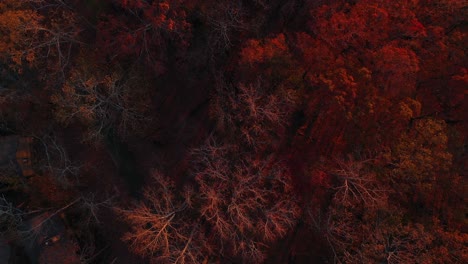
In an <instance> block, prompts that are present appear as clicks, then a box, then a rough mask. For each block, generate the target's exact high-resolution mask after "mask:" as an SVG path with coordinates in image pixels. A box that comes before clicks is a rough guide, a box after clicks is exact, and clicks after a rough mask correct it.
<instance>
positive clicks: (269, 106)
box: [211, 79, 294, 150]
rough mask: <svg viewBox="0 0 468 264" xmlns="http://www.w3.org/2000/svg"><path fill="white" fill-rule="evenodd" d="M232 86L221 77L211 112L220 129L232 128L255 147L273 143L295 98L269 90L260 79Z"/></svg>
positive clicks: (257, 148)
mask: <svg viewBox="0 0 468 264" xmlns="http://www.w3.org/2000/svg"><path fill="white" fill-rule="evenodd" d="M235 88H236V87H233V86H230V85H228V84H226V83H225V81H224V80H222V79H220V80H219V81H218V85H217V94H216V95H215V96H214V99H213V103H212V105H211V114H212V116H214V118H215V119H216V121H217V123H218V129H219V130H220V131H232V132H234V134H235V136H239V135H240V136H241V140H243V141H244V142H245V143H247V144H248V146H250V147H253V148H254V149H256V150H260V149H263V148H265V147H266V146H269V147H272V145H275V144H274V143H275V141H277V140H278V139H280V138H281V134H282V133H284V129H285V126H286V124H287V122H288V116H289V114H290V112H291V106H292V105H294V103H293V100H294V99H293V98H291V97H288V96H282V97H281V96H280V95H279V94H274V93H272V94H269V93H267V91H266V90H267V89H266V88H265V87H263V83H262V81H261V80H260V79H259V80H257V82H256V83H251V84H239V85H238V86H237V93H236V92H235V91H236V89H235Z"/></svg>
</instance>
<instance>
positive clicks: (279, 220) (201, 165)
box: [193, 140, 300, 263]
mask: <svg viewBox="0 0 468 264" xmlns="http://www.w3.org/2000/svg"><path fill="white" fill-rule="evenodd" d="M239 151H240V149H237V148H235V147H234V146H227V145H224V146H220V145H217V144H216V142H215V141H214V140H210V141H208V143H207V144H205V145H204V146H202V147H201V148H198V149H195V150H194V151H193V155H194V158H195V169H196V182H197V184H198V186H199V191H200V199H201V201H200V204H201V205H200V214H201V215H202V217H203V219H205V221H207V222H208V223H209V226H210V228H211V229H212V230H213V232H214V235H215V237H216V238H217V239H219V240H220V241H221V252H222V254H228V255H231V256H237V257H239V256H240V258H241V259H242V261H243V262H244V263H260V262H261V261H263V260H264V258H265V250H266V249H267V248H268V245H270V244H271V243H273V242H275V241H277V240H278V239H279V238H281V237H283V236H284V235H285V234H286V233H287V232H288V231H289V230H290V229H291V228H292V227H293V226H294V224H295V222H296V219H297V218H298V216H299V214H300V210H299V207H298V205H297V201H296V200H295V199H294V195H293V190H292V185H291V179H290V175H289V173H288V171H287V169H285V167H283V166H282V165H281V163H279V162H273V161H272V160H256V159H255V158H253V157H249V156H248V154H246V153H239ZM243 155H245V156H246V157H243Z"/></svg>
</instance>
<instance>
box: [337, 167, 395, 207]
mask: <svg viewBox="0 0 468 264" xmlns="http://www.w3.org/2000/svg"><path fill="white" fill-rule="evenodd" d="M370 162H372V159H368V160H360V161H356V160H348V161H344V160H337V161H336V168H335V169H333V170H331V175H332V176H335V177H336V178H337V180H338V185H337V186H336V187H335V188H334V189H335V199H336V200H337V202H339V203H340V204H342V205H352V204H354V203H362V204H364V205H365V206H368V207H371V206H375V205H379V204H382V203H384V202H385V199H386V191H385V190H384V189H382V188H381V187H380V186H379V184H378V182H377V179H376V175H375V172H372V171H371V170H369V169H368V163H370Z"/></svg>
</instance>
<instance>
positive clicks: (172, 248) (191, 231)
mask: <svg viewBox="0 0 468 264" xmlns="http://www.w3.org/2000/svg"><path fill="white" fill-rule="evenodd" d="M152 179H153V181H152V185H150V186H149V187H147V188H146V189H145V191H144V199H143V201H142V202H140V203H139V204H137V205H136V206H135V207H134V208H132V209H129V210H124V209H118V210H117V211H118V212H119V213H120V214H121V215H122V216H123V217H124V220H125V221H126V222H128V223H129V224H130V226H131V231H130V232H129V233H127V234H126V235H125V237H124V240H126V241H128V242H130V244H131V247H132V249H133V250H134V251H135V252H136V253H138V254H141V255H143V256H147V257H149V258H150V260H151V262H152V263H180V264H182V263H200V262H201V261H202V260H203V258H204V252H203V249H204V248H203V247H202V246H201V245H200V244H203V243H204V241H205V240H206V239H205V238H204V237H203V234H202V232H201V231H202V230H201V229H200V228H201V226H200V222H199V221H198V220H196V218H195V219H194V218H192V217H191V216H192V214H193V212H192V211H193V208H192V206H193V204H192V202H193V201H192V200H193V197H194V194H193V192H192V191H191V190H190V189H185V190H184V191H183V193H182V195H180V194H179V193H177V190H176V187H175V186H174V183H173V182H171V181H170V180H169V179H167V178H165V177H164V176H163V175H161V174H160V173H159V172H154V174H153V178H152ZM195 217H196V216H195Z"/></svg>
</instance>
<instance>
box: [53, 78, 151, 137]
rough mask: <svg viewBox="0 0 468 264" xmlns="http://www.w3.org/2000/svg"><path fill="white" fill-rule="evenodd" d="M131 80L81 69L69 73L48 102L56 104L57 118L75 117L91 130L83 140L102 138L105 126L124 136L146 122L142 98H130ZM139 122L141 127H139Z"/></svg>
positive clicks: (146, 117)
mask: <svg viewBox="0 0 468 264" xmlns="http://www.w3.org/2000/svg"><path fill="white" fill-rule="evenodd" d="M132 80H133V79H132V78H131V77H127V76H124V74H123V73H121V72H118V71H115V72H112V73H110V74H100V73H99V72H95V71H92V69H81V70H78V71H75V72H73V73H72V75H71V77H70V78H69V80H68V81H67V82H66V83H65V85H64V86H63V88H62V91H61V93H58V94H55V95H54V96H53V97H52V101H53V102H54V103H55V104H56V105H57V106H58V107H59V111H58V112H57V117H58V119H59V120H60V121H62V122H64V123H65V124H68V123H69V122H71V121H72V120H74V119H76V118H78V119H79V120H81V121H82V122H84V123H86V124H90V126H91V129H90V130H89V131H88V134H87V136H86V138H85V140H93V139H99V138H102V137H103V136H104V135H105V134H106V132H107V129H109V128H114V129H116V130H117V131H118V132H119V133H120V135H122V136H125V135H126V133H127V132H128V130H130V129H133V130H136V129H139V128H141V127H143V125H142V124H143V123H145V122H147V121H149V118H148V116H147V115H145V113H144V110H142V109H146V108H147V107H146V105H145V104H144V102H143V101H144V100H143V99H142V100H139V101H138V102H135V101H134V99H135V98H134V97H135V96H134V95H133V94H132V93H137V91H136V90H138V89H132V88H134V87H133V86H132V84H131V81H132ZM140 125H141V126H140Z"/></svg>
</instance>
